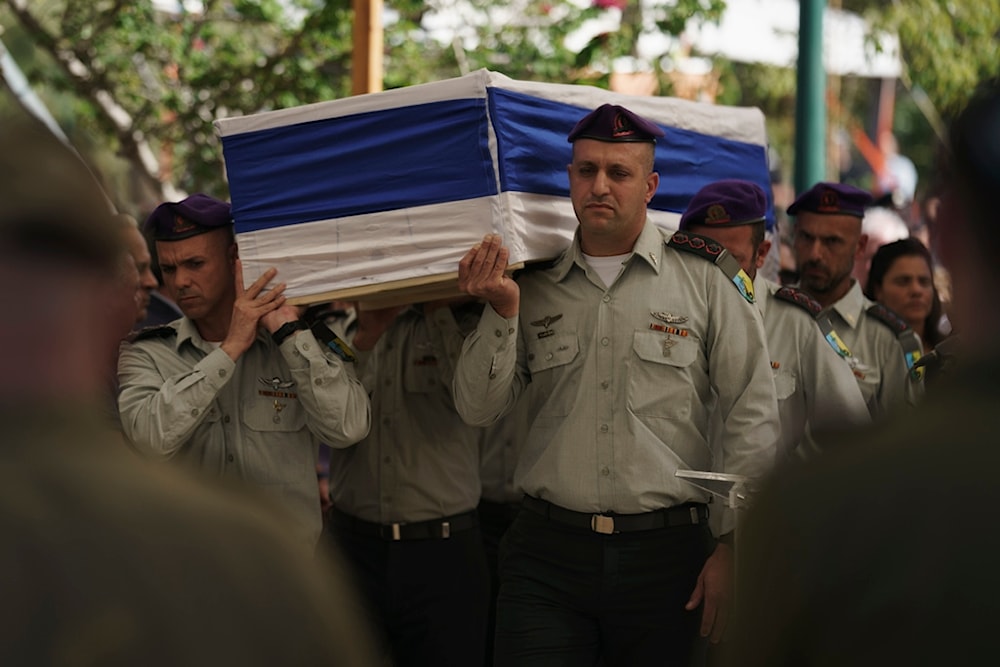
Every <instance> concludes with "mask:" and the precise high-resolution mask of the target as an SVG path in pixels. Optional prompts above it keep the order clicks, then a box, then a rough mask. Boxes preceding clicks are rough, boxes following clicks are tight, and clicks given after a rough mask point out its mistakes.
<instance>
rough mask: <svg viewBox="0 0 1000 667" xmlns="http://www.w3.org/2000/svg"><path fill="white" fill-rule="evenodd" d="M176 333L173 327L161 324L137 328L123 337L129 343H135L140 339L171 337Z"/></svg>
mask: <svg viewBox="0 0 1000 667" xmlns="http://www.w3.org/2000/svg"><path fill="white" fill-rule="evenodd" d="M176 335H177V329H175V328H173V327H172V326H170V325H169V324H161V325H159V326H155V327H145V328H143V329H139V330H138V331H133V332H132V333H130V334H129V335H128V337H127V338H126V339H125V340H127V341H128V342H130V343H136V342H138V341H140V340H152V339H153V338H172V337H174V336H176Z"/></svg>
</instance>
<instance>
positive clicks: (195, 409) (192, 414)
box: [191, 408, 198, 417]
mask: <svg viewBox="0 0 1000 667" xmlns="http://www.w3.org/2000/svg"><path fill="white" fill-rule="evenodd" d="M191 416H192V417H197V416H198V408H194V409H193V410H191Z"/></svg>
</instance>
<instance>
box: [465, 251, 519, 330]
mask: <svg viewBox="0 0 1000 667" xmlns="http://www.w3.org/2000/svg"><path fill="white" fill-rule="evenodd" d="M509 257H510V252H509V251H508V250H507V248H506V247H505V246H504V245H503V242H502V241H501V239H500V237H499V236H497V235H496V234H487V235H486V236H484V237H483V240H482V241H481V242H479V243H477V244H476V245H474V246H472V249H471V250H469V252H467V253H465V256H464V257H462V260H461V261H460V262H459V263H458V288H459V289H460V290H462V291H463V292H465V293H466V294H471V295H472V296H475V297H479V298H480V299H485V300H486V301H488V302H489V304H490V305H491V306H492V307H493V310H495V311H496V312H497V314H498V315H500V316H501V317H513V316H515V315H517V309H518V306H519V305H520V303H521V290H520V288H518V286H517V283H516V282H514V280H513V279H512V278H511V277H510V276H508V275H507V273H506V271H507V260H508V258H509Z"/></svg>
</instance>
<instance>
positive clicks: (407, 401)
mask: <svg viewBox="0 0 1000 667" xmlns="http://www.w3.org/2000/svg"><path fill="white" fill-rule="evenodd" d="M480 309H481V306H479V305H478V304H468V305H466V306H461V307H456V310H455V312H456V313H458V318H457V319H456V316H455V314H453V311H452V309H451V308H447V307H443V308H437V309H435V310H433V311H432V312H431V314H430V315H428V316H425V315H424V313H423V312H422V311H421V310H419V309H417V308H410V309H408V310H406V311H404V312H402V313H401V314H400V315H399V316H398V317H397V318H396V321H395V322H393V324H392V326H391V327H390V328H389V329H388V330H387V331H386V332H385V333H384V334H383V335H382V336H381V338H379V341H378V343H377V344H376V345H375V348H374V349H372V350H371V351H370V352H359V353H358V367H359V368H358V372H359V375H360V377H361V379H362V382H363V383H364V384H365V386H366V387H368V388H369V389H370V390H371V401H372V413H373V414H374V415H375V418H374V420H373V422H372V428H371V432H370V433H369V434H368V436H367V437H366V438H364V439H363V440H362V441H361V442H359V443H358V444H357V445H356V446H354V447H352V448H350V449H346V450H336V449H335V450H332V451H331V452H330V489H331V494H332V498H333V504H334V507H336V508H337V509H338V510H340V511H341V512H345V513H347V514H350V515H351V516H354V517H357V518H359V519H363V520H365V521H372V522H375V523H381V524H390V523H412V522H416V521H427V520H430V519H437V518H441V517H446V516H452V515H455V514H460V513H462V512H468V511H471V510H474V509H475V508H476V505H477V504H478V503H479V492H480V486H479V441H480V439H481V437H482V430H483V429H481V428H477V427H474V426H469V425H468V424H466V423H465V422H463V421H462V418H461V417H459V415H458V413H457V412H456V411H455V405H454V401H453V400H452V395H451V382H452V378H453V377H454V370H455V361H456V359H457V358H458V355H459V352H460V350H461V348H462V340H463V332H468V331H471V330H472V329H473V328H474V327H475V326H476V321H477V320H478V315H479V311H480Z"/></svg>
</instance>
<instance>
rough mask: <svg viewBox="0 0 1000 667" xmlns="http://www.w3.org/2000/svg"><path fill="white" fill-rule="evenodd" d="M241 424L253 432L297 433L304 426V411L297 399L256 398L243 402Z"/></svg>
mask: <svg viewBox="0 0 1000 667" xmlns="http://www.w3.org/2000/svg"><path fill="white" fill-rule="evenodd" d="M243 423H244V424H245V425H246V426H247V428H250V429H252V430H254V431H261V432H268V431H274V432H283V431H298V430H301V429H302V428H303V427H304V426H305V425H306V411H305V408H303V407H302V404H301V403H300V402H299V399H297V398H271V397H268V396H257V397H254V398H249V399H247V400H245V401H243Z"/></svg>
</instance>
